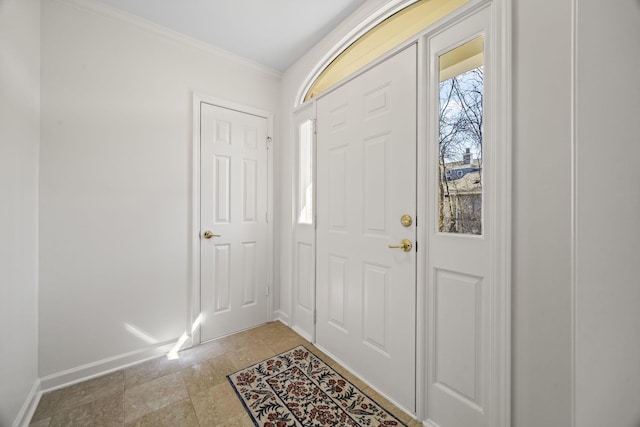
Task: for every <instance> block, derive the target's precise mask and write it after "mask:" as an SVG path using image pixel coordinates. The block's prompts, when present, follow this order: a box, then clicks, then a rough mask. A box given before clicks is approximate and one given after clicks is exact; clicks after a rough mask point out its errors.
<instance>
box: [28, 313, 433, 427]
mask: <svg viewBox="0 0 640 427" xmlns="http://www.w3.org/2000/svg"><path fill="white" fill-rule="evenodd" d="M299 344H305V345H307V346H308V347H309V348H310V349H311V350H312V351H313V352H314V353H316V354H317V355H318V356H320V357H321V358H322V359H324V360H325V361H326V362H327V363H328V364H329V365H330V366H332V367H333V368H334V369H335V370H336V371H338V372H340V373H341V374H342V375H344V376H345V377H346V378H347V379H348V380H350V381H351V382H353V383H354V384H355V385H356V386H358V387H360V388H361V389H362V390H363V391H364V392H365V393H367V394H368V395H369V396H371V397H372V398H373V399H374V400H376V401H377V402H378V403H380V404H381V405H383V406H384V407H385V408H386V409H387V410H389V411H391V412H392V413H393V414H394V415H396V416H397V417H398V418H400V419H401V420H402V421H404V422H405V423H407V424H408V425H409V426H410V427H417V426H420V425H421V424H420V423H418V422H417V421H414V420H412V419H411V417H409V416H408V415H407V414H405V413H404V412H402V411H401V410H399V409H398V408H396V407H395V406H394V405H392V404H391V403H389V402H388V401H387V400H386V399H384V398H383V397H381V396H380V395H378V394H377V393H376V392H375V391H373V390H371V389H370V388H369V387H367V386H366V385H365V384H364V383H362V382H361V381H359V380H358V379H357V378H355V377H354V376H353V375H351V374H350V373H349V372H348V371H346V370H345V369H344V368H343V367H341V366H340V365H338V364H337V363H336V362H335V361H333V360H332V359H330V358H329V357H327V356H326V355H324V354H323V353H322V352H321V351H320V350H318V349H317V348H315V347H313V346H312V345H311V344H309V342H308V341H305V340H304V338H302V337H301V336H300V335H298V334H296V333H295V332H293V331H292V330H291V329H290V328H288V327H287V326H285V325H283V324H282V323H280V322H272V323H268V324H266V325H263V326H260V327H257V328H255V329H251V330H249V331H245V332H241V333H238V334H235V335H231V336H228V337H225V338H221V339H219V340H215V341H211V342H209V343H206V344H203V345H200V346H197V347H194V348H191V349H187V350H184V351H182V352H180V353H179V355H180V357H179V359H177V360H168V359H167V358H166V357H159V358H156V359H153V360H149V361H147V362H143V363H140V364H138V365H135V366H131V367H129V368H125V369H122V370H120V371H117V372H113V373H111V374H107V375H104V376H101V377H98V378H94V379H91V380H88V381H85V382H83V383H78V384H74V385H71V386H69V387H66V388H63V389H60V390H55V391H52V392H49V393H46V394H44V395H43V396H42V399H41V400H40V403H39V404H38V408H37V409H36V412H35V414H34V416H33V419H32V420H31V424H30V425H31V426H37V427H47V426H50V427H53V426H56V427H57V426H65V427H66V426H83V427H84V426H154V427H156V426H181V427H183V426H184V427H189V426H224V427H233V426H241V427H244V426H247V427H250V426H253V422H252V421H251V419H250V417H249V415H248V414H247V413H246V411H245V409H244V408H243V406H242V403H240V400H239V399H238V398H237V397H236V395H235V392H234V391H233V389H232V388H231V386H230V385H229V382H228V381H227V379H226V375H228V374H230V373H232V372H235V371H237V370H240V369H242V368H245V367H247V366H249V365H251V364H253V363H256V362H259V361H261V360H263V359H266V358H268V357H270V356H273V355H274V354H278V353H281V352H283V351H285V350H288V349H290V348H292V347H295V346H297V345H299Z"/></svg>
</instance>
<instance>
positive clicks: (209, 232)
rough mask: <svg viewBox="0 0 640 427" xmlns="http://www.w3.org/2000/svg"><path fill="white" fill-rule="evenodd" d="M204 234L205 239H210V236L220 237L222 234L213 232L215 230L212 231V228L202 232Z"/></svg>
mask: <svg viewBox="0 0 640 427" xmlns="http://www.w3.org/2000/svg"><path fill="white" fill-rule="evenodd" d="M202 236H203V237H204V238H205V239H210V238H212V237H220V235H219V234H213V232H212V231H211V230H207V231H205V232H204V233H203V234H202Z"/></svg>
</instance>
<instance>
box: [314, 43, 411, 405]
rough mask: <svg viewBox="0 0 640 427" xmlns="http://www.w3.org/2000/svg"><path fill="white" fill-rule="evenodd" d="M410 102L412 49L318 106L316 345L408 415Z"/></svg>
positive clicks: (331, 94) (409, 370) (403, 52)
mask: <svg viewBox="0 0 640 427" xmlns="http://www.w3.org/2000/svg"><path fill="white" fill-rule="evenodd" d="M416 96H417V95H416V47H415V46H411V47H409V48H407V49H405V50H404V51H402V52H400V53H398V54H396V55H395V56H393V57H391V58H390V59H388V60H386V61H385V62H383V63H381V64H379V65H377V66H376V67H374V68H372V69H370V70H369V71H367V72H365V73H364V74H362V75H360V76H358V77H357V78H355V79H354V80H352V81H350V82H348V83H346V84H345V85H343V86H342V87H340V88H338V89H336V90H335V91H334V92H332V93H329V94H327V95H326V96H323V97H322V98H321V99H319V100H318V102H317V107H316V108H317V117H318V123H317V125H318V130H317V132H318V135H317V153H318V154H317V155H318V178H317V201H318V203H317V207H318V210H317V212H318V222H317V272H316V277H317V284H316V285H317V302H316V304H317V310H318V322H317V327H316V331H317V338H316V339H317V343H318V345H320V346H321V347H323V348H325V349H326V350H327V351H329V352H330V353H331V354H333V355H334V356H335V357H336V358H338V359H339V360H340V361H341V362H343V363H344V364H345V365H346V366H348V367H350V368H351V369H352V370H354V371H355V372H356V373H358V374H359V375H361V376H362V377H364V378H366V379H367V380H368V381H369V382H370V383H371V384H372V385H374V386H375V387H376V388H378V389H380V390H381V391H383V392H384V393H385V394H386V395H387V396H389V397H390V398H392V399H393V400H394V401H395V402H396V403H398V404H400V405H401V406H403V407H404V408H406V409H407V410H409V411H412V412H413V411H415V328H416V324H415V316H416V312H415V307H416V305H415V296H416V276H415V274H416V254H415V225H411V226H408V227H405V226H403V225H402V224H401V222H400V218H401V217H402V215H404V214H409V215H411V216H412V217H414V218H415V212H416ZM402 239H408V240H409V241H411V243H412V244H413V245H414V248H413V249H412V250H410V251H409V252H405V251H403V250H402V249H399V248H395V249H391V248H389V247H388V246H389V245H398V243H399V242H400V241H401V240H402Z"/></svg>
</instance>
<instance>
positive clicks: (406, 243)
mask: <svg viewBox="0 0 640 427" xmlns="http://www.w3.org/2000/svg"><path fill="white" fill-rule="evenodd" d="M389 249H402V250H403V251H405V252H409V251H410V250H411V249H413V245H412V244H411V240H409V239H402V241H401V242H400V244H399V245H389Z"/></svg>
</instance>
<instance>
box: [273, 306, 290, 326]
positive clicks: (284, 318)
mask: <svg viewBox="0 0 640 427" xmlns="http://www.w3.org/2000/svg"><path fill="white" fill-rule="evenodd" d="M273 320H279V321H280V322H282V323H284V324H285V325H287V326H289V315H288V314H287V313H285V312H284V311H282V310H276V311H274V312H273Z"/></svg>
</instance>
